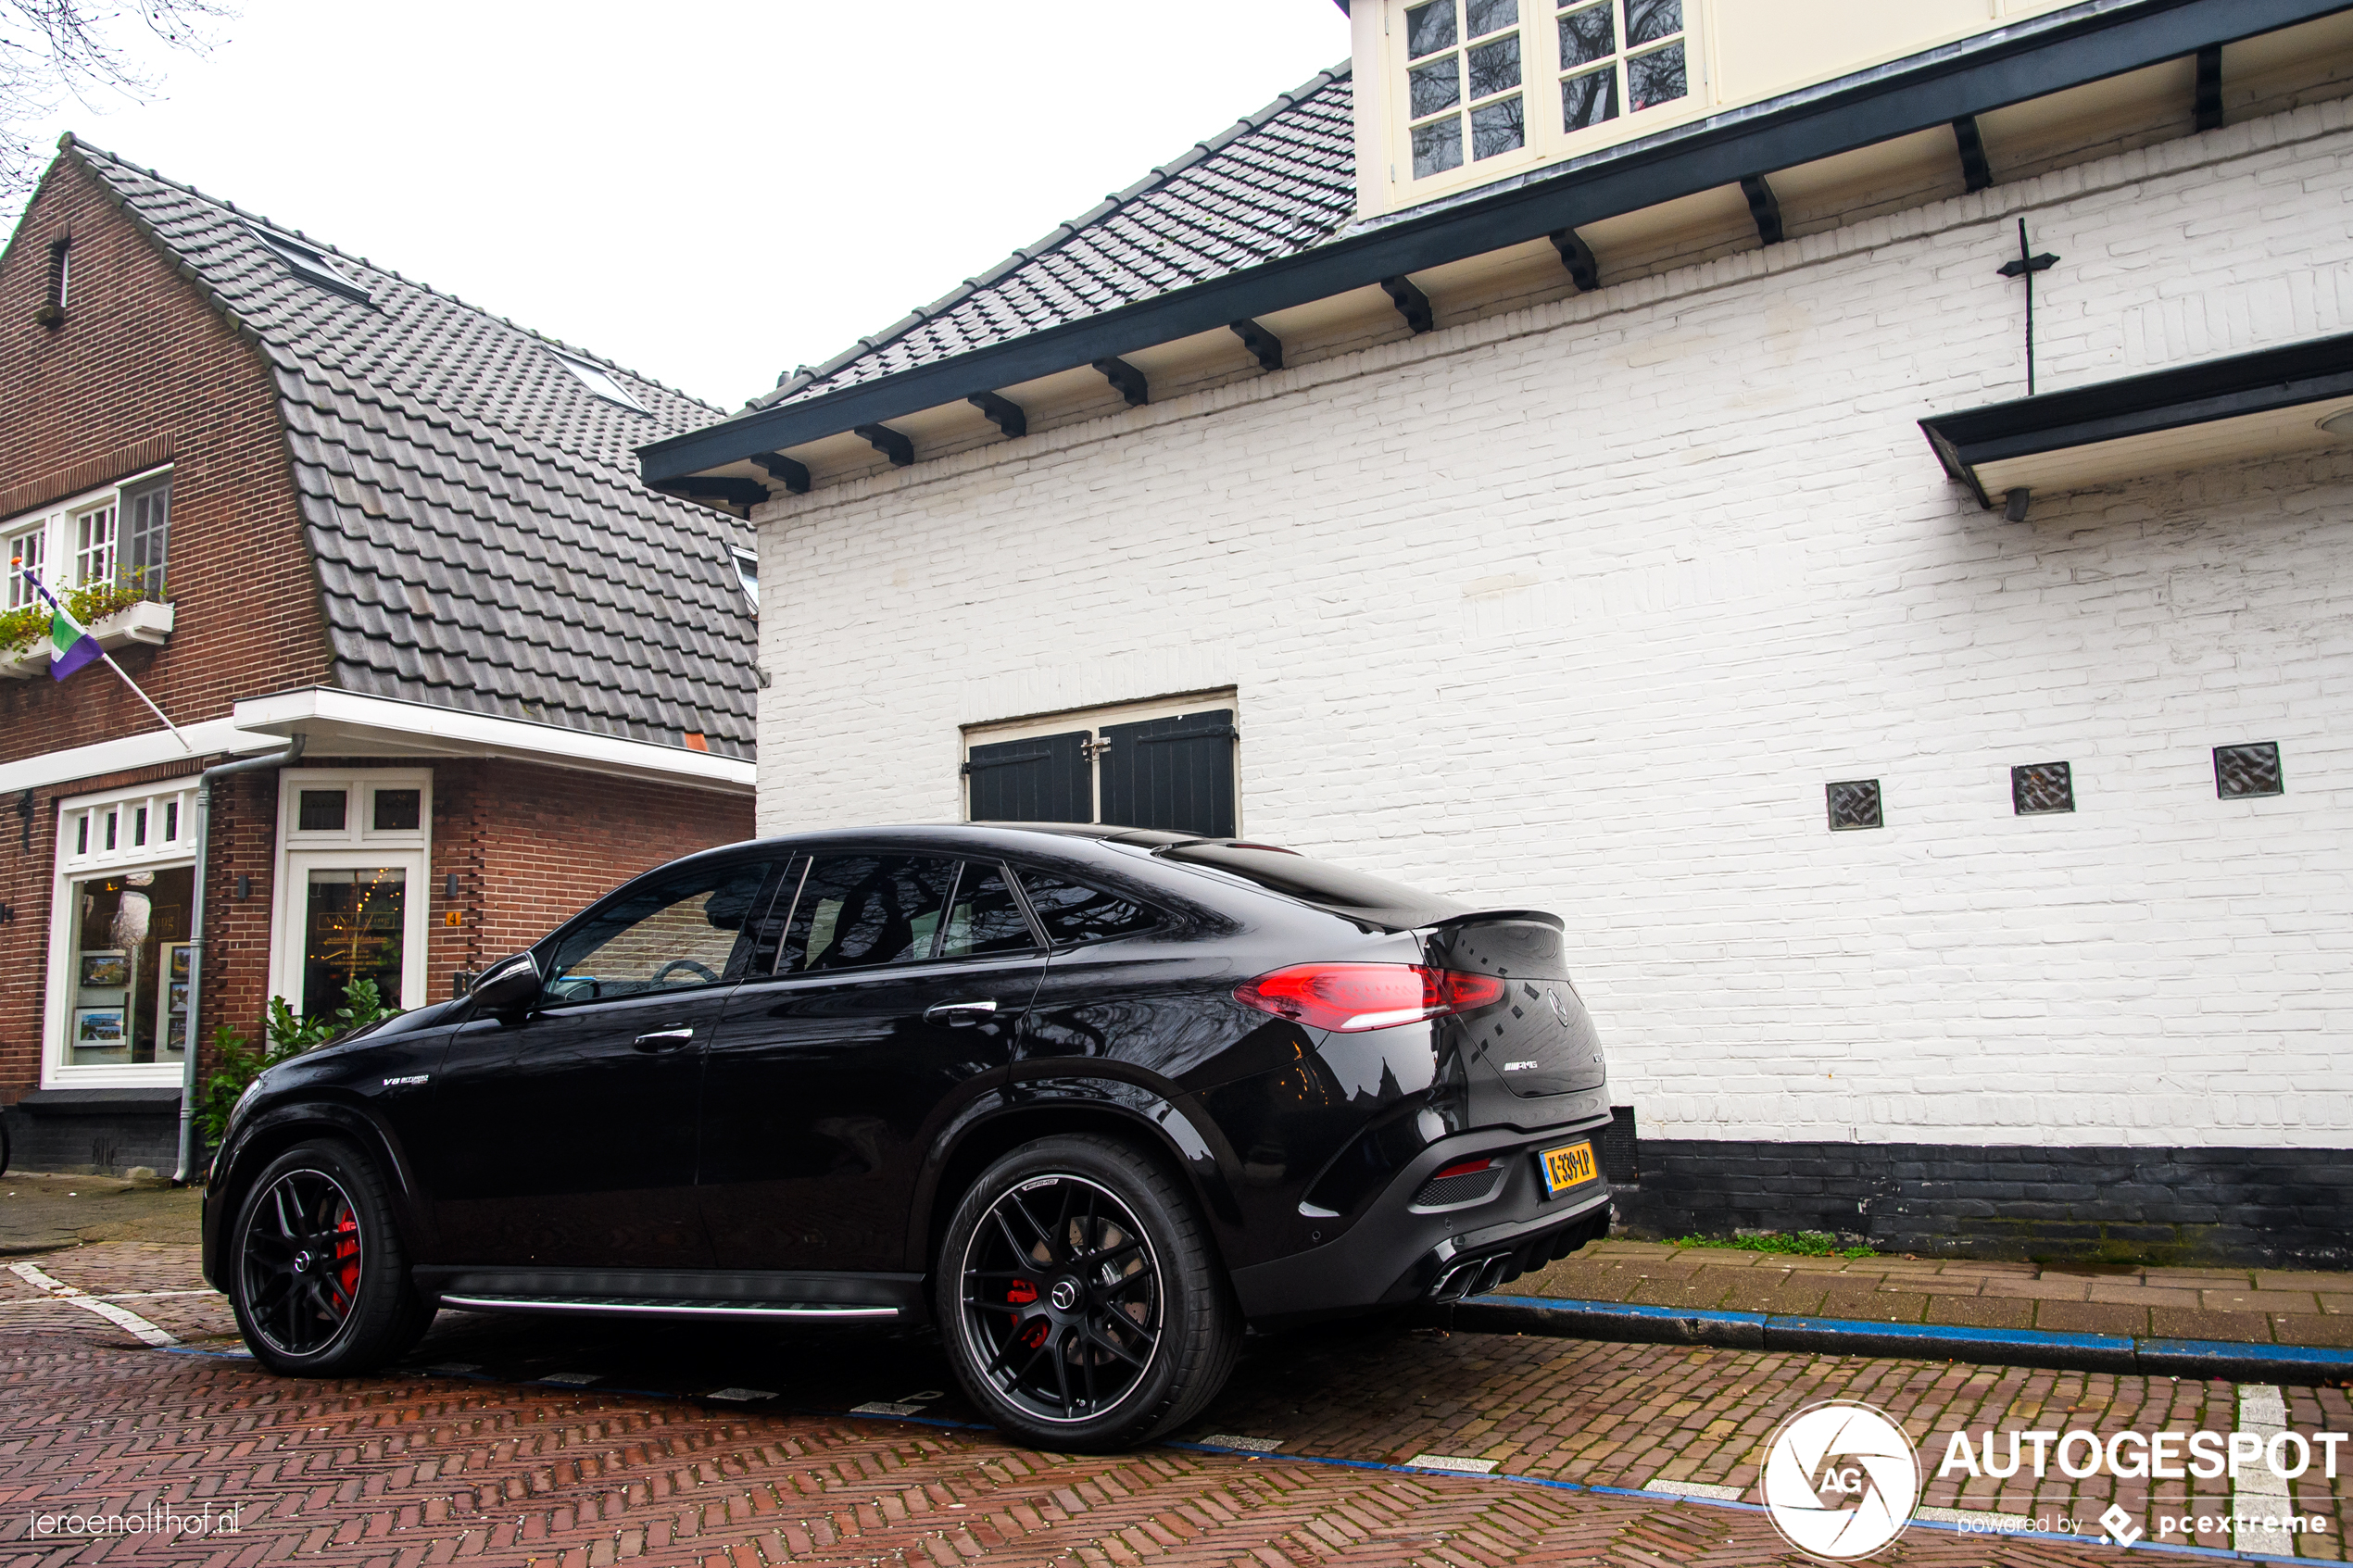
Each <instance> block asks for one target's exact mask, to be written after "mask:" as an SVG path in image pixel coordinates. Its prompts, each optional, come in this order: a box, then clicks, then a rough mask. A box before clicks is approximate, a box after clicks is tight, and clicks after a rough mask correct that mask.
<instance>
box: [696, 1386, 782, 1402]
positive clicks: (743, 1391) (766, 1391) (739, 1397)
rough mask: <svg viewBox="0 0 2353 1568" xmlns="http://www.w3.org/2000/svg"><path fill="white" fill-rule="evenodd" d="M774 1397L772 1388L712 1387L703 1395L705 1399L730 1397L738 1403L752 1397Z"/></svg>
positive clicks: (747, 1400)
mask: <svg viewBox="0 0 2353 1568" xmlns="http://www.w3.org/2000/svg"><path fill="white" fill-rule="evenodd" d="M775 1397H776V1391H775V1390H774V1389H773V1388H713V1389H712V1390H711V1392H710V1393H708V1394H706V1395H704V1396H703V1398H704V1399H730V1400H733V1401H735V1402H736V1403H738V1404H742V1403H746V1402H749V1401H750V1400H752V1399H774V1398H775Z"/></svg>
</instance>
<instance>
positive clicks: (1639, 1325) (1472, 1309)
mask: <svg viewBox="0 0 2353 1568" xmlns="http://www.w3.org/2000/svg"><path fill="white" fill-rule="evenodd" d="M1443 1311H1445V1312H1446V1313H1447V1321H1448V1323H1450V1324H1451V1325H1452V1326H1453V1327H1455V1328H1460V1329H1464V1330H1467V1331H1470V1332H1474V1333H1477V1332H1482V1331H1484V1332H1496V1333H1516V1334H1554V1335H1559V1336H1562V1337H1563V1338H1571V1339H1601V1340H1615V1341H1621V1342H1631V1343H1637V1344H1651V1345H1709V1346H1715V1347H1718V1348H1723V1349H1735V1350H1790V1351H1801V1352H1806V1351H1810V1352H1815V1353H1823V1354H1831V1355H1856V1356H1902V1357H1911V1358H1929V1357H1932V1358H1935V1359H1937V1360H1941V1361H1977V1362H1984V1363H1988V1364H1993V1365H2012V1366H2037V1367H2049V1368H2056V1369H2058V1370H2062V1371H2070V1372H2106V1373H2126V1374H2131V1373H2138V1374H2143V1375H2146V1376H2154V1377H2163V1376H2174V1377H2223V1378H2229V1379H2232V1380H2233V1381H2236V1382H2260V1383H2293V1384H2311V1383H2317V1382H2326V1381H2334V1380H2338V1379H2343V1378H2347V1377H2353V1349H2337V1348H2332V1347H2327V1346H2320V1345H2258V1344H2239V1343H2235V1342H2233V1341H2229V1340H2219V1339H2159V1338H2155V1337H2148V1338H2135V1337H2131V1336H2124V1335H2115V1334H2062V1333H2057V1332H2054V1331H2052V1330H2049V1329H2035V1328H1969V1327H1964V1326H1962V1325H1960V1324H1957V1323H1872V1322H1870V1321H1869V1320H1868V1319H1863V1318H1819V1317H1801V1316H1797V1315H1795V1314H1790V1313H1780V1312H1729V1311H1711V1310H1704V1309H1700V1308H1691V1307H1659V1306H1652V1305H1650V1304H1648V1303H1644V1302H1636V1301H1584V1300H1578V1299H1575V1298H1566V1297H1557V1296H1474V1297H1471V1298H1469V1299H1467V1300H1465V1301H1460V1302H1457V1303H1455V1304H1454V1305H1453V1307H1452V1308H1448V1309H1443Z"/></svg>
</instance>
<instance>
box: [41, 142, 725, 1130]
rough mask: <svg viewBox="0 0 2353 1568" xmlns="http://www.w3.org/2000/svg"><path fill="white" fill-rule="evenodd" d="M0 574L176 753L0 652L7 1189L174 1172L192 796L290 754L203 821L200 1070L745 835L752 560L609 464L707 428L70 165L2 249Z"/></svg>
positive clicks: (85, 684)
mask: <svg viewBox="0 0 2353 1568" xmlns="http://www.w3.org/2000/svg"><path fill="white" fill-rule="evenodd" d="M0 408H6V409H7V410H8V412H7V417H6V420H5V421H0V541H5V546H6V548H5V552H0V553H4V554H5V555H6V557H10V558H15V557H22V558H29V559H31V560H32V561H33V562H35V563H36V564H37V565H38V566H39V567H40V569H41V571H42V573H43V576H44V579H45V580H46V581H47V582H49V583H52V584H54V585H57V587H59V588H60V589H61V590H66V589H78V590H80V591H81V596H82V604H83V606H84V608H87V609H88V610H90V611H91V613H92V614H94V616H96V617H97V619H95V620H94V621H93V623H92V630H93V631H94V633H98V634H99V636H100V639H101V641H102V642H103V643H105V644H107V646H110V647H111V648H112V651H113V654H114V657H115V658H116V659H117V660H119V661H120V665H121V666H122V668H123V670H124V671H127V672H128V673H129V674H130V675H131V676H132V678H133V679H134V680H136V681H137V682H138V683H139V684H140V686H141V687H142V688H144V690H145V692H146V694H147V696H150V697H151V698H153V699H154V701H155V702H156V703H157V704H158V705H159V706H160V707H161V709H163V711H164V712H165V713H166V714H167V715H168V716H169V717H170V720H171V721H173V722H174V723H175V724H177V725H178V726H179V728H180V731H181V732H182V737H184V744H182V739H175V737H174V736H173V735H172V734H170V733H169V732H167V731H166V730H165V729H163V728H162V727H161V726H159V725H158V724H157V721H156V720H155V719H154V717H153V716H152V715H151V714H150V713H149V712H148V711H147V710H146V709H145V708H144V707H143V706H142V705H141V704H140V703H139V701H138V699H137V698H136V697H135V696H133V695H132V693H131V692H129V691H128V690H126V689H125V688H124V687H123V685H122V684H121V683H120V681H119V680H117V678H116V677H115V676H114V675H113V674H112V673H111V672H109V671H107V670H106V669H104V668H103V667H91V668H88V669H84V670H82V671H79V672H78V673H75V674H73V675H72V676H70V677H69V678H68V679H67V680H65V681H63V682H57V681H54V680H52V679H51V678H50V671H49V651H48V638H47V635H46V627H45V621H43V623H42V631H41V633H40V635H39V636H38V637H36V638H34V639H33V640H32V641H31V642H30V643H26V642H24V641H23V640H22V639H21V633H22V631H23V628H24V625H25V623H26V621H27V619H28V618H25V617H21V616H20V617H18V618H17V620H16V621H15V622H13V624H14V626H15V627H16V629H17V630H18V632H19V639H18V640H17V641H15V642H14V643H13V645H12V646H10V647H8V648H6V649H0V677H5V678H0V825H5V827H6V830H7V831H6V855H5V856H0V974H5V975H6V977H7V978H6V980H5V981H0V1106H5V1108H6V1109H5V1112H0V1114H4V1115H5V1122H0V1127H5V1131H6V1135H7V1138H8V1142H9V1145H10V1146H11V1149H12V1156H13V1159H14V1160H15V1163H16V1164H17V1165H18V1166H19V1168H35V1169H41V1168H46V1169H98V1170H120V1169H122V1168H124V1167H128V1166H132V1165H140V1164H145V1165H153V1166H156V1167H157V1168H159V1169H163V1170H166V1171H169V1170H170V1169H171V1166H172V1162H173V1156H174V1151H175V1145H176V1140H177V1131H178V1121H179V1110H180V1102H181V1083H182V1073H183V1071H184V1065H183V1064H184V1061H185V1057H184V1054H183V1053H184V1049H185V1035H187V1033H188V1029H187V1017H186V1011H185V1009H186V1006H187V1002H188V997H187V985H186V977H187V975H188V969H189V962H190V953H191V950H192V949H191V947H189V942H190V939H191V937H192V935H194V934H193V933H192V931H191V930H190V913H191V911H190V905H191V903H192V901H193V894H194V891H195V874H196V868H195V831H194V830H195V823H194V805H195V787H196V784H197V775H198V773H199V772H200V771H202V770H204V769H205V768H207V767H208V766H210V765H218V764H221V763H224V762H227V761H230V760H231V759H238V758H257V757H258V758H269V757H272V756H276V755H279V754H281V753H283V752H284V751H285V750H286V748H287V747H288V746H289V745H290V743H292V742H294V741H296V740H299V742H300V743H301V747H302V749H301V752H300V755H299V756H298V758H296V759H295V760H294V761H293V762H292V763H291V764H290V765H287V766H283V767H275V766H272V767H264V768H260V769H258V770H257V771H246V772H243V773H240V774H234V775H230V776H225V777H222V778H221V779H220V781H219V783H218V784H217V786H216V787H215V789H214V791H213V796H212V809H211V826H210V842H209V853H208V863H207V865H206V866H205V867H204V868H203V872H204V875H205V878H206V883H205V900H204V901H205V903H206V904H207V905H208V918H207V921H206V924H207V925H208V928H209V929H208V952H207V955H206V959H205V962H204V965H203V969H202V984H201V986H200V988H199V989H198V991H197V1001H198V1006H199V1007H200V1016H199V1018H198V1020H197V1033H198V1034H199V1035H201V1036H206V1037H208V1035H209V1029H210V1026H211V1025H213V1024H215V1023H226V1024H229V1025H231V1026H233V1027H234V1028H237V1029H239V1030H241V1031H243V1032H245V1034H247V1035H255V1034H258V1026H259V1022H260V1019H261V1017H262V1013H263V1009H264V1003H265V1001H266V1000H267V998H269V997H271V996H283V997H287V998H288V999H289V1000H290V1001H291V1002H292V1003H293V1004H294V1005H295V1006H296V1010H298V1011H316V1010H320V1009H321V1008H327V1009H332V1007H333V1006H334V1005H336V1003H337V999H338V998H339V997H340V996H341V993H342V988H343V986H344V985H345V984H346V983H347V982H348V981H350V980H352V979H355V978H372V979H374V980H376V981H377V982H378V984H379V985H380V986H381V987H382V989H383V990H384V994H385V995H386V997H389V998H393V999H395V1000H396V1001H397V1002H399V1003H401V1004H404V1005H408V1006H416V1005H419V1004H420V1003H422V1001H424V1000H426V999H429V998H432V997H443V996H447V995H448V994H449V988H450V985H451V983H452V977H453V976H455V975H457V974H458V973H459V972H462V971H468V970H472V969H476V968H479V967H480V966H481V965H483V964H484V963H485V962H487V961H488V960H492V959H495V958H497V957H498V956H500V955H501V954H504V953H506V952H509V951H511V950H513V949H515V948H517V947H521V946H522V945H524V944H525V943H526V942H528V941H530V940H532V939H534V938H535V936H537V935H540V934H541V933H543V932H544V931H545V930H546V929H547V926H548V925H549V924H551V923H552V922H554V921H556V920H557V919H559V918H560V917H561V916H562V915H564V914H566V913H569V912H570V911H572V910H573V909H577V908H579V907H580V906H581V905H583V904H585V902H586V901H588V900H589V899H590V898H591V897H594V896H595V895H597V894H598V893H601V892H602V891H604V890H605V889H607V888H609V887H610V886H612V885H613V884H616V883H618V882H620V881H621V880H623V879H624V878H626V877H627V876H629V875H631V874H632V873H634V872H637V871H639V870H642V869H645V868H647V867H648V866H651V865H655V864H659V863H660V862H661V861H662V860H664V859H669V858H671V857H673V856H674V855H677V854H680V853H684V852H686V851H687V850H690V849H696V848H701V847H708V846H710V845H713V844H719V843H724V842H728V841H730V840H733V839H737V838H742V837H745V836H747V835H748V834H749V831H750V829H751V825H752V813H751V785H752V782H753V780H752V723H751V721H752V701H751V698H752V691H753V669H752V659H751V649H752V628H753V624H754V621H753V614H754V609H753V605H752V603H751V601H750V598H749V581H750V579H749V571H750V567H749V558H748V556H747V551H748V547H749V543H750V540H749V530H748V529H746V527H745V526H744V525H743V523H742V522H741V521H738V520H736V519H734V518H732V517H728V516H725V515H723V514H722V513H721V512H719V511H716V510H714V509H712V508H709V507H702V506H695V505H692V504H689V503H687V502H686V501H683V500H679V499H675V498H673V497H670V496H666V495H655V494H652V493H650V492H648V490H646V489H645V488H644V487H643V486H642V485H641V484H639V483H636V481H635V473H634V469H633V465H632V460H631V456H630V454H631V449H632V448H633V447H634V446H635V445H641V444H642V443H644V442H645V441H647V440H648V439H650V438H653V437H657V436H661V435H664V434H670V433H677V432H681V431H685V430H687V429H691V428H693V427H695V426H698V425H700V424H704V423H708V422H709V421H710V420H711V419H713V418H714V417H715V415H716V412H717V411H716V410H714V409H712V408H709V407H707V406H705V405H703V404H701V403H698V402H697V401H695V400H694V399H692V398H689V397H686V396H684V395H681V394H678V393H675V392H673V391H671V390H669V389H668V388H666V387H662V386H660V385H657V384H656V383H652V382H649V381H647V380H646V379H645V378H643V377H641V376H638V375H635V374H634V373H632V372H629V371H627V370H623V369H621V368H620V367H618V366H614V365H611V364H610V363H607V362H606V361H603V360H601V359H598V358H595V357H593V356H591V355H588V354H585V353H584V352H581V351H579V350H576V349H573V348H571V347H568V346H565V345H560V344H557V343H554V342H551V341H549V340H547V339H544V338H542V337H540V336H539V335H538V334H536V333H535V332H528V331H526V330H524V329H522V328H519V327H517V326H515V325H514V324H512V323H511V322H510V321H507V320H501V319H500V318H497V317H495V316H492V315H490V314H488V313H486V312H484V311H482V310H479V309H477V308H474V307H471V306H468V305H465V304H463V303H462V302H460V301H459V300H456V299H453V298H450V297H449V296H447V295H441V294H436V293H434V291H433V290H431V289H428V288H425V287H423V286H422V285H420V284H418V283H415V282H410V281H409V280H407V279H404V278H402V277H401V276H399V274H397V273H396V272H393V271H390V270H386V269H384V268H381V267H378V266H375V265H373V264H371V263H369V262H366V261H363V260H360V259H359V258H356V257H347V256H344V255H342V254H341V253H339V252H337V251H335V250H334V249H333V247H331V246H327V245H321V244H320V243H318V242H317V241H315V240H311V239H308V238H307V237H305V236H304V235H302V234H300V233H299V232H295V231H293V230H289V229H285V228H283V227H280V226H278V225H275V224H272V223H271V222H269V221H267V220H262V219H259V218H258V217H255V216H254V215H252V214H249V213H245V212H241V211H239V210H238V209H237V208H236V207H233V205H231V204H229V203H227V202H223V201H219V200H216V199H214V198H212V197H209V196H206V195H203V194H199V193H197V192H195V191H193V190H191V189H189V188H187V187H185V186H182V185H179V184H175V183H173V182H170V181H169V180H166V179H163V178H162V177H160V176H158V175H157V174H156V173H155V172H154V171H152V170H148V169H137V168H133V167H132V166H131V165H130V164H128V163H126V162H124V161H122V160H121V159H120V158H117V157H112V156H110V155H108V154H106V153H102V152H100V151H98V150H97V149H95V148H93V147H90V146H87V145H84V144H79V143H76V142H74V141H73V140H72V139H70V138H69V139H68V140H67V141H66V143H65V144H63V146H62V150H61V152H60V154H59V156H58V157H57V161H56V162H55V163H54V164H53V165H52V166H51V167H50V169H49V170H48V172H47V174H46V175H45V176H44V181H43V182H42V184H41V186H40V189H39V191H38V192H37V194H35V196H34V197H33V199H32V201H31V206H30V207H28V209H27V210H26V212H25V214H24V217H23V220H22V221H21V222H20V223H19V225H18V228H17V231H16V234H15V236H14V238H13V240H12V241H11V242H10V244H9V246H8V248H7V250H6V253H5V255H0ZM30 602H31V591H30V590H29V589H28V588H27V587H26V585H25V584H24V583H23V582H22V581H21V580H20V579H18V578H15V577H13V576H12V578H11V581H10V583H9V585H8V587H7V589H6V596H5V598H0V610H10V611H13V610H18V609H19V608H23V607H25V606H26V605H27V604H28V603H30ZM33 619H38V618H37V617H35V618H33ZM203 1048H208V1047H200V1050H201V1049H203ZM200 1065H201V1063H200Z"/></svg>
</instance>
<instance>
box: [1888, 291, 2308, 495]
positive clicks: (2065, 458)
mask: <svg viewBox="0 0 2353 1568" xmlns="http://www.w3.org/2000/svg"><path fill="white" fill-rule="evenodd" d="M2348 410H2353V333H2346V334H2344V335H2341V336H2337V337H2324V338H2316V339H2312V340H2309V341H2308V342H2304V343H2295V344H2289V345H2286V346H2284V347H2281V348H2264V349H2258V350H2256V351H2255V352H2254V353H2251V354H2234V355H2233V356H2231V357H2230V358H2226V359H2208V360H2203V361H2201V362H2199V363H2197V364H2195V365H2180V366H2176V367H2174V368H2172V369H2171V370H2152V371H2150V372H2149V373H2148V374H2146V375H2139V376H2126V377H2124V378H2123V379H2122V380H2120V381H2110V382H2101V383H2098V384H2096V385H2094V386H2082V387H2076V388H2073V389H2071V390H2070V391H2067V392H2046V393H2044V394H2043V395H2040V396H2036V397H2021V398H2018V399H2016V400H2015V401H2013V402H2008V403H1994V404H1989V405H1988V406H1986V407H1984V408H1966V409H1962V410H1959V411H1957V412H1955V413H1950V414H1934V415H1931V416H1930V417H1929V418H1927V419H1924V420H1921V421H1920V429H1921V430H1922V431H1924V432H1926V433H1927V435H1928V441H1929V445H1931V447H1933V448H1934V449H1935V452H1936V456H1937V460H1938V461H1940V462H1942V463H1943V464H1944V471H1945V472H1946V473H1948V474H1950V475H1951V476H1952V477H1953V478H1955V479H1957V480H1958V481H1960V483H1963V484H1966V485H1968V486H1969V489H1970V490H1972V491H1973V492H1975V493H1976V495H1977V499H1978V502H1979V504H1980V505H1982V506H1986V507H1991V506H1993V505H1994V504H1995V502H1996V501H1997V500H1998V499H1999V498H2000V497H2002V496H2004V495H2008V494H2009V493H2011V492H2013V491H2032V492H2034V493H2037V494H2048V493H2052V492H2058V491H2067V490H2082V489H2086V488H2089V487H2091V486H2093V485H2097V484H2113V483H2118V482H2119V481H2121V480H2128V479H2136V478H2139V477H2140V476H2142V475H2144V474H2149V473H2163V472H2168V471H2176V470H2183V469H2192V468H2204V467H2208V466H2209V465H2211V464H2215V463H2227V462H2236V461H2239V460H2241V459H2243V458H2266V457H2285V456H2290V455H2293V454H2295V453H2298V452H2311V451H2320V450H2324V449H2327V448H2330V447H2342V446H2343V445H2345V440H2344V438H2343V437H2340V436H2335V435H2332V434H2331V433H2328V432H2327V431H2324V430H2322V429H2321V421H2322V420H2325V419H2329V418H2332V417H2333V416H2334V415H2336V414H2339V413H2344V412H2347V411H2348Z"/></svg>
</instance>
